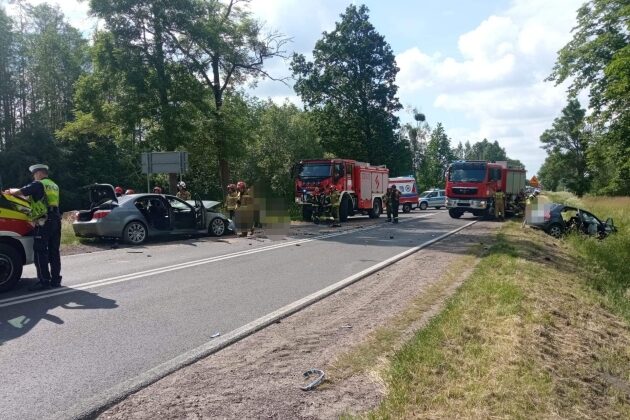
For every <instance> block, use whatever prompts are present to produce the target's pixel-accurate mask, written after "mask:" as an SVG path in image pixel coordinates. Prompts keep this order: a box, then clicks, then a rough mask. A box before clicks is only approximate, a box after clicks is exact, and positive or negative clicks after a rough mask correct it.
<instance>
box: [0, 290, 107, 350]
mask: <svg viewBox="0 0 630 420" xmlns="http://www.w3.org/2000/svg"><path fill="white" fill-rule="evenodd" d="M33 281H35V280H33ZM52 290H54V291H57V290H58V291H66V293H64V294H61V295H57V296H50V297H47V298H45V299H39V300H35V301H31V302H24V303H19V304H15V305H11V306H8V307H4V308H0V346H1V345H2V344H4V343H5V342H8V341H10V340H13V339H15V338H19V337H21V336H23V335H25V334H27V333H28V332H29V331H31V330H32V329H33V328H34V327H35V326H36V325H37V324H38V323H39V322H40V321H42V320H44V321H48V322H52V323H54V324H58V325H63V324H64V321H63V319H61V318H59V317H58V316H56V315H53V314H49V313H48V312H49V311H51V310H53V309H56V308H62V309H67V310H75V309H92V310H95V309H115V308H117V307H118V304H117V303H116V301H115V300H113V299H108V298H104V297H102V296H99V295H98V294H96V293H90V292H86V291H84V290H76V289H72V288H65V287H64V288H61V289H52ZM54 291H53V292H52V293H54ZM21 297H23V298H28V295H23V296H21ZM0 303H1V302H0Z"/></svg>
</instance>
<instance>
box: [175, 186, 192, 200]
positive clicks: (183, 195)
mask: <svg viewBox="0 0 630 420" xmlns="http://www.w3.org/2000/svg"><path fill="white" fill-rule="evenodd" d="M175 196H176V197H177V198H179V199H180V200H184V201H186V200H190V192H189V191H188V190H187V189H186V183H185V182H184V181H179V182H178V183H177V194H175Z"/></svg>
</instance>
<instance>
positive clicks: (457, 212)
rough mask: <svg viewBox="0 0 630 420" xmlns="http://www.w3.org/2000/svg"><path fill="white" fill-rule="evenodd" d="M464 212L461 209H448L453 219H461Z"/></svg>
mask: <svg viewBox="0 0 630 420" xmlns="http://www.w3.org/2000/svg"><path fill="white" fill-rule="evenodd" d="M462 214H464V212H463V211H461V210H459V209H448V215H449V216H451V217H452V218H453V219H459V218H460V217H462Z"/></svg>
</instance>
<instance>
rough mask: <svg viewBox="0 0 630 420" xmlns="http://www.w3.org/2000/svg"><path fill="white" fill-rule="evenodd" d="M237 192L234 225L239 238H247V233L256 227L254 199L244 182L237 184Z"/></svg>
mask: <svg viewBox="0 0 630 420" xmlns="http://www.w3.org/2000/svg"><path fill="white" fill-rule="evenodd" d="M236 190H237V191H238V199H237V201H236V212H235V213H234V224H235V225H236V230H237V231H238V232H239V236H242V237H247V232H248V231H251V230H252V228H253V226H254V210H253V197H252V196H251V190H250V189H248V188H247V184H245V182H244V181H238V182H237V183H236Z"/></svg>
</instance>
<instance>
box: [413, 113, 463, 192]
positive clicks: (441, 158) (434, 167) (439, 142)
mask: <svg viewBox="0 0 630 420" xmlns="http://www.w3.org/2000/svg"><path fill="white" fill-rule="evenodd" d="M453 160H455V156H454V155H453V152H452V150H451V142H450V139H449V137H448V135H447V134H446V131H445V130H444V127H443V126H442V123H438V124H437V126H436V127H435V129H434V130H433V131H432V132H431V137H430V139H429V143H428V144H427V150H426V153H425V155H424V159H423V162H422V163H421V165H420V168H419V170H418V182H419V184H420V188H424V189H428V188H433V187H440V188H444V184H445V178H444V173H445V171H446V168H447V167H448V165H449V163H451V161H453Z"/></svg>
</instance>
